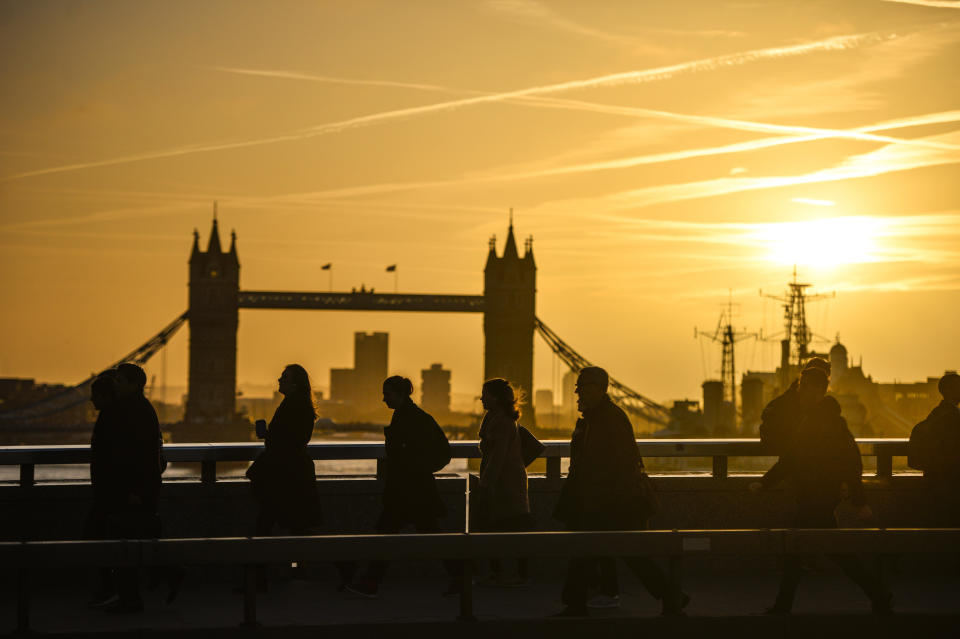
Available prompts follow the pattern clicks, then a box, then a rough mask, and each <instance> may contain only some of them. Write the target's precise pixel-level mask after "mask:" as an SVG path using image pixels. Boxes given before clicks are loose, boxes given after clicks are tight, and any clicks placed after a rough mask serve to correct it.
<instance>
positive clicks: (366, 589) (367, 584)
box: [344, 579, 380, 599]
mask: <svg viewBox="0 0 960 639" xmlns="http://www.w3.org/2000/svg"><path fill="white" fill-rule="evenodd" d="M344 590H346V591H347V592H352V593H353V594H355V595H360V596H361V597H366V598H367V599H376V598H377V591H378V590H380V586H379V584H377V582H375V581H373V580H372V579H361V580H360V581H354V582H353V583H350V584H347V585H346V586H344Z"/></svg>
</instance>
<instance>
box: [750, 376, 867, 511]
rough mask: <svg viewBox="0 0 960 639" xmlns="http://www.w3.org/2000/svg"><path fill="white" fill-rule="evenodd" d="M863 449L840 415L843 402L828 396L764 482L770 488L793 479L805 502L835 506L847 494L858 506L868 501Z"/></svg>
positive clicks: (807, 417)
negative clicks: (866, 498)
mask: <svg viewBox="0 0 960 639" xmlns="http://www.w3.org/2000/svg"><path fill="white" fill-rule="evenodd" d="M862 475H863V462H862V460H861V459H860V449H859V448H858V447H857V443H856V441H855V440H854V438H853V435H852V434H851V433H850V431H849V429H847V422H846V420H845V419H844V418H843V416H842V415H841V414H840V404H839V402H837V400H836V399H834V398H833V397H830V396H829V395H828V396H826V397H824V398H823V399H822V400H820V402H819V403H818V404H817V405H816V406H813V407H812V408H810V409H809V410H808V411H807V412H806V414H805V415H804V417H803V418H802V420H801V421H800V424H799V426H798V428H797V430H796V432H795V433H794V434H793V436H792V437H791V438H790V441H789V443H788V444H787V447H786V449H785V450H784V451H783V452H782V453H781V455H780V461H778V462H777V463H776V464H775V465H774V466H773V468H771V469H770V470H769V471H767V474H766V475H764V478H763V482H764V485H765V486H766V487H771V486H773V485H775V484H777V483H779V482H780V481H782V480H785V479H791V480H793V481H794V482H795V483H796V486H797V500H798V502H799V503H800V504H801V506H803V505H816V506H821V507H823V508H826V507H829V508H831V509H832V508H833V507H834V506H836V505H837V504H838V503H839V502H840V500H841V499H843V497H844V493H843V484H846V487H847V495H848V496H849V497H850V500H851V502H853V504H854V505H855V506H861V505H863V504H865V503H866V500H865V497H864V493H863V478H862Z"/></svg>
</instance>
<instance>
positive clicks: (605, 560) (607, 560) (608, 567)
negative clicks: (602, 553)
mask: <svg viewBox="0 0 960 639" xmlns="http://www.w3.org/2000/svg"><path fill="white" fill-rule="evenodd" d="M594 565H595V566H596V580H597V581H596V585H597V590H599V591H600V592H601V593H603V594H605V595H607V596H608V597H616V596H618V595H619V594H620V579H619V577H618V575H617V559H616V557H600V558H599V559H597V560H596V563H595V564H594Z"/></svg>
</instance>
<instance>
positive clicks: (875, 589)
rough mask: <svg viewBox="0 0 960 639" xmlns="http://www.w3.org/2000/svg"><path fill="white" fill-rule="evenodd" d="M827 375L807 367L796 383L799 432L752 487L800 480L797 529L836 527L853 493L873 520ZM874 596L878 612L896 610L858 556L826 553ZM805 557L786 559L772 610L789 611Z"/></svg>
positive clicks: (858, 464)
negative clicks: (838, 512)
mask: <svg viewBox="0 0 960 639" xmlns="http://www.w3.org/2000/svg"><path fill="white" fill-rule="evenodd" d="M827 384H828V379H827V375H826V374H825V373H824V372H823V371H822V370H819V369H816V368H808V369H806V370H804V371H803V373H801V375H800V382H799V384H798V385H797V399H796V401H797V406H798V407H799V410H801V411H802V413H803V418H802V420H801V421H800V424H799V425H798V427H797V429H796V431H795V432H794V434H793V436H792V437H791V439H790V441H789V442H788V443H787V444H786V448H785V450H784V451H783V452H782V453H781V455H780V461H778V462H777V463H776V464H775V465H774V467H773V468H771V469H770V471H769V472H768V473H767V474H766V475H765V476H764V478H763V481H762V482H760V483H754V484H752V485H751V490H758V489H766V488H770V487H772V486H774V485H776V484H777V483H779V482H780V481H781V480H785V479H790V480H792V481H793V482H794V483H795V484H796V489H797V513H796V518H795V520H794V527H795V528H835V527H836V525H837V524H836V515H835V514H834V511H835V509H836V508H837V506H838V505H839V504H840V502H841V500H842V499H844V498H845V497H848V498H849V499H850V501H851V503H852V504H853V506H854V507H855V508H857V509H858V513H857V514H858V517H859V518H860V519H862V520H864V521H868V520H869V519H871V518H872V516H873V514H872V511H871V510H870V506H869V505H867V502H866V499H865V496H864V492H863V482H862V475H863V464H862V461H861V459H860V449H859V448H857V444H856V441H854V438H853V435H851V434H850V431H849V430H848V429H847V422H846V420H844V418H843V417H842V416H841V415H840V404H839V403H838V402H837V400H836V399H834V398H833V397H829V396H827V395H826V392H827ZM827 557H828V558H829V559H831V560H832V561H833V562H835V563H836V564H837V565H838V566H840V568H841V569H842V570H843V572H845V573H846V574H847V576H848V577H850V579H852V580H853V581H854V582H855V583H856V584H857V585H858V586H860V588H861V589H862V590H863V591H864V592H865V593H866V595H867V596H868V597H869V598H870V601H871V604H872V607H873V610H874V612H875V613H878V614H883V613H888V612H890V610H891V597H890V594H889V593H888V592H887V591H886V589H885V588H884V587H883V585H882V584H881V583H880V581H879V579H877V578H876V577H874V576H872V575H870V574H868V573H867V571H866V570H865V569H864V567H863V564H862V563H861V562H860V559H859V558H858V557H856V556H855V555H827ZM801 570H802V561H801V558H800V557H799V556H790V557H786V558H785V560H784V569H783V575H782V577H781V579H780V589H779V592H778V593H777V600H776V603H774V605H773V607H772V608H770V609H769V610H767V613H768V614H789V613H790V611H791V609H792V607H793V599H794V595H795V594H796V591H797V584H798V583H799V581H800V573H801Z"/></svg>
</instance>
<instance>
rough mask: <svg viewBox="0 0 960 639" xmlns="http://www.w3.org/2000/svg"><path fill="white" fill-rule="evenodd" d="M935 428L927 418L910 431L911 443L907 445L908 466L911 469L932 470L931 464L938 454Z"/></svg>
mask: <svg viewBox="0 0 960 639" xmlns="http://www.w3.org/2000/svg"><path fill="white" fill-rule="evenodd" d="M933 426H934V425H933V422H932V421H931V419H930V418H929V417H927V418H926V419H925V420H923V421H922V422H920V423H919V424H917V425H916V426H914V427H913V430H912V431H910V443H909V444H908V445H907V465H908V466H910V468H916V469H917V470H931V467H932V466H933V464H932V463H931V462H932V461H933V460H934V459H935V458H936V453H937V450H936V438H935V437H934V436H933V435H934V433H933Z"/></svg>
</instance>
